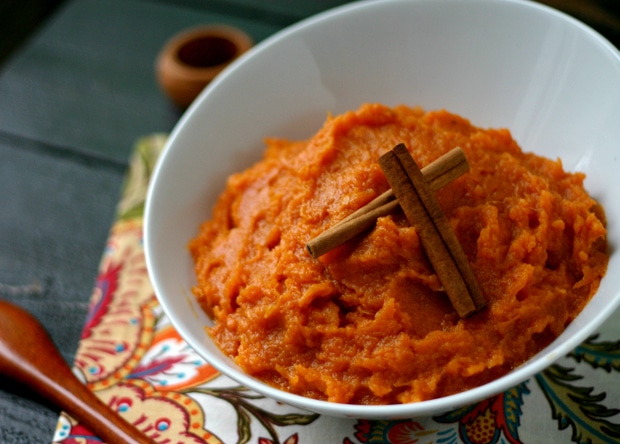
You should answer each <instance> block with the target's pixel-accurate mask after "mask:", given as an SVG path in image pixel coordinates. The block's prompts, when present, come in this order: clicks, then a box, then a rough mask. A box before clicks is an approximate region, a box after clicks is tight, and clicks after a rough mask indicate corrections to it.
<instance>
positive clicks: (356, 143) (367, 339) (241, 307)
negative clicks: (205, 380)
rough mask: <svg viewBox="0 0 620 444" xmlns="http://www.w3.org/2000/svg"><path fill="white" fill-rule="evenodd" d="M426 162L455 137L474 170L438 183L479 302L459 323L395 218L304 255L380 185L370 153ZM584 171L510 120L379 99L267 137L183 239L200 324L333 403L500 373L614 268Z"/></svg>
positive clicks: (405, 394) (269, 373)
mask: <svg viewBox="0 0 620 444" xmlns="http://www.w3.org/2000/svg"><path fill="white" fill-rule="evenodd" d="M401 142H403V143H405V144H406V145H407V146H408V147H409V149H410V150H411V151H412V155H413V157H414V159H415V160H416V162H417V163H418V165H420V166H421V167H423V166H425V165H427V164H428V163H429V162H431V161H433V160H434V159H436V158H438V157H439V156H440V155H442V154H444V153H446V152H448V151H449V150H451V149H452V148H454V147H457V146H459V147H461V148H462V149H463V150H464V152H465V154H466V156H467V159H468V161H469V164H470V172H468V173H466V174H465V175H463V176H462V177H461V178H459V179H457V180H455V181H454V182H452V183H450V184H448V185H447V186H445V187H444V188H443V189H441V190H440V191H438V192H437V193H436V196H437V198H438V200H439V203H440V204H441V207H442V209H443V210H444V212H445V213H446V215H447V217H448V218H449V220H450V222H451V224H452V226H453V228H454V230H455V232H456V235H457V237H458V239H459V241H460V243H461V245H462V246H463V249H464V251H465V253H466V255H467V257H468V259H469V262H470V264H471V267H472V269H473V271H474V274H475V275H476V278H477V280H478V282H479V284H480V287H481V289H482V291H483V293H484V297H485V298H486V301H487V307H486V308H485V309H483V310H482V311H480V312H479V313H477V314H475V315H473V316H471V317H468V318H466V319H460V318H459V317H458V315H457V314H456V313H455V311H454V309H453V308H452V306H451V304H450V302H449V300H448V298H447V296H446V294H445V293H444V292H443V291H442V288H441V285H440V283H439V281H438V279H437V276H436V275H435V273H434V270H433V269H432V268H431V267H430V265H429V263H428V260H427V258H426V255H425V253H424V250H423V249H422V248H421V246H420V241H419V238H418V235H417V234H416V230H415V229H414V228H412V227H411V226H410V224H409V223H408V222H407V220H406V219H405V217H404V216H403V215H402V214H396V215H393V216H386V217H382V218H380V219H379V220H378V221H377V224H376V227H375V228H374V229H372V230H371V231H369V232H368V233H367V234H365V235H363V236H360V237H359V238H357V239H355V240H353V241H350V242H348V243H346V244H345V245H343V246H341V247H338V248H337V249H335V250H333V251H331V252H329V253H327V254H326V255H324V256H322V257H321V258H320V259H318V260H315V259H312V258H311V257H310V255H309V254H308V252H307V251H306V248H305V244H306V242H308V241H309V240H310V239H312V238H313V237H315V236H317V235H318V234H320V233H321V232H322V231H324V230H325V229H327V228H328V227H330V226H331V225H333V224H334V223H336V222H338V221H340V220H341V219H343V218H345V217H346V216H347V215H348V214H350V213H351V212H353V211H354V210H356V209H358V208H360V207H361V206H363V205H364V204H366V203H368V202H369V201H371V200H372V199H373V198H374V197H376V196H377V195H378V194H380V193H381V192H383V191H385V190H386V189H387V188H388V184H387V182H386V179H385V177H384V175H383V173H382V171H381V169H380V167H379V165H378V163H377V160H378V158H379V156H381V155H382V154H383V153H385V152H386V151H388V150H390V149H391V148H393V147H394V146H395V145H396V144H398V143H401ZM583 179H584V175H583V174H578V173H577V174H571V173H566V172H564V170H563V168H562V164H561V162H560V161H559V160H549V159H545V158H543V157H540V156H537V155H534V154H529V153H525V152H523V151H522V150H521V149H520V148H519V146H518V145H517V143H516V142H515V141H514V140H513V139H512V137H511V135H510V133H509V131H507V130H493V129H490V130H483V129H480V128H476V127H474V126H472V125H471V124H470V122H469V121H467V120H466V119H464V118H462V117H459V116H457V115H454V114H450V113H448V112H445V111H438V112H428V113H425V112H424V111H423V110H421V109H419V108H415V109H411V108H408V107H405V106H400V107H396V108H388V107H385V106H382V105H378V104H368V105H364V106H362V107H361V108H360V109H359V110H357V111H355V112H348V113H346V114H343V115H340V116H337V117H329V118H328V119H327V121H326V122H325V125H324V126H323V128H322V129H320V131H319V132H318V133H317V134H316V135H315V136H314V137H312V138H311V139H309V140H307V141H292V142H291V141H287V140H279V139H270V140H268V141H267V150H266V153H265V156H264V159H263V160H262V161H260V162H259V163H257V164H256V165H254V166H253V167H251V168H250V169H248V170H246V171H244V172H241V173H239V174H235V175H233V176H231V177H230V179H229V181H228V184H227V187H226V189H225V190H224V192H223V194H222V195H221V197H220V199H219V201H218V203H217V205H216V207H215V209H214V213H213V218H212V219H211V220H209V221H207V222H205V223H204V224H203V225H202V227H201V228H200V233H199V234H198V236H197V237H196V238H195V239H193V240H192V241H191V242H190V250H191V254H192V255H193V258H194V260H195V270H196V276H197V279H198V284H197V286H196V287H195V289H194V292H195V295H196V297H197V299H198V300H199V301H200V303H201V305H202V307H203V308H204V310H205V311H206V312H207V313H208V314H209V315H210V316H211V317H212V318H213V319H214V321H215V325H214V326H213V327H212V328H209V329H208V333H209V334H210V335H211V336H212V337H213V339H214V340H215V341H216V343H217V344H218V345H219V346H220V347H221V349H222V350H223V351H224V352H225V353H227V354H228V355H230V356H231V357H233V359H234V360H235V361H236V362H237V363H238V364H239V365H240V366H241V367H242V368H243V369H244V370H245V371H246V372H247V373H249V374H251V375H254V376H255V377H257V378H260V379H262V380H264V381H266V382H267V383H269V384H271V385H273V386H275V387H279V388H281V389H284V390H287V391H290V392H293V393H297V394H300V395H304V396H309V397H313V398H318V399H324V400H329V401H334V402H342V403H359V404H387V403H406V402H414V401H421V400H427V399H431V398H437V397H440V396H445V395H449V394H453V393H456V392H460V391H462V390H466V389H468V388H471V387H474V386H478V385H480V384H483V383H485V382H488V381H490V380H492V379H494V378H497V377H498V376H500V375H503V374H505V373H506V372H508V371H510V370H511V369H513V368H514V367H516V366H518V365H519V364H521V363H522V362H524V361H525V360H526V359H528V358H529V357H530V356H532V355H533V354H535V353H536V352H537V351H539V350H540V349H541V348H543V347H544V346H545V345H547V344H548V343H549V342H550V341H552V340H553V339H554V338H555V337H557V336H558V335H559V334H560V333H561V332H562V331H563V330H564V329H565V327H566V326H567V324H569V323H570V322H571V320H573V319H574V317H575V316H576V315H577V314H578V313H579V311H580V310H581V309H582V308H583V307H584V305H585V304H586V303H587V302H588V300H589V299H590V297H591V296H592V295H593V293H594V292H595V291H596V289H597V287H598V285H599V282H600V280H601V278H602V276H603V275H604V273H605V271H606V267H607V261H608V255H607V243H606V230H605V221H604V214H603V210H602V208H601V207H600V206H599V205H597V203H596V202H595V201H594V200H593V199H592V198H591V197H590V196H589V195H588V194H587V193H586V191H585V190H584V188H583Z"/></svg>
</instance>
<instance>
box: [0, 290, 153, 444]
mask: <svg viewBox="0 0 620 444" xmlns="http://www.w3.org/2000/svg"><path fill="white" fill-rule="evenodd" d="M0 374H1V375H3V376H7V377H9V378H11V379H12V380H13V381H16V382H19V383H21V384H24V385H25V386H27V387H29V388H31V389H34V390H35V391H36V392H38V393H39V394H41V395H42V396H43V397H45V398H47V399H48V400H50V401H51V402H53V403H54V404H55V405H57V406H58V407H60V408H61V409H63V410H64V411H66V412H67V413H69V414H70V415H71V416H72V417H73V418H75V419H77V420H78V421H79V422H80V423H82V424H84V425H85V426H86V427H88V429H89V430H91V431H92V432H93V433H95V434H96V435H97V436H99V438H101V439H103V440H104V441H105V442H107V443H111V444H114V443H119V444H120V443H123V444H125V443H152V442H153V441H152V440H151V439H149V438H148V437H146V436H145V435H144V434H143V433H142V432H140V431H138V430H137V429H136V428H135V427H134V426H133V425H131V424H129V423H128V422H127V421H125V420H124V419H123V418H122V417H121V416H120V415H118V413H116V412H115V411H113V410H112V409H111V408H110V407H108V406H107V405H106V404H104V403H103V402H102V401H101V400H100V399H99V398H98V397H97V396H95V395H94V394H93V392H91V391H90V390H89V389H88V388H87V387H86V386H85V385H84V384H82V383H81V382H80V381H79V380H78V379H77V377H76V376H75V375H74V374H73V372H72V371H71V369H70V368H69V366H68V365H67V363H66V362H65V360H64V359H63V357H62V356H61V354H60V352H59V351H58V349H57V348H56V346H55V345H54V343H53V342H52V340H51V338H50V336H49V335H48V333H47V332H46V331H45V329H44V328H43V326H42V325H41V324H40V323H39V321H37V320H36V319H35V318H34V317H33V316H32V315H31V314H30V313H28V312H27V311H25V310H23V309H22V308H19V307H17V306H16V305H13V304H10V303H9V302H6V301H2V300H0Z"/></svg>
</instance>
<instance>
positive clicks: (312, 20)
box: [144, 0, 620, 419]
mask: <svg viewBox="0 0 620 444" xmlns="http://www.w3.org/2000/svg"><path fill="white" fill-rule="evenodd" d="M463 1H467V2H470V3H472V4H473V3H477V4H490V3H493V4H502V3H503V4H511V5H517V6H518V7H522V8H527V9H531V10H534V11H538V12H537V13H541V14H548V15H549V14H550V15H551V16H554V17H555V19H557V20H561V21H564V22H568V24H569V25H570V26H573V27H577V28H579V29H580V30H581V32H585V33H587V34H589V35H590V37H592V38H594V39H595V40H596V41H597V44H598V45H601V46H602V47H604V48H606V50H607V51H610V52H611V53H612V55H613V57H615V59H616V61H617V62H618V63H619V64H620V51H619V50H618V49H617V48H616V47H615V46H614V45H613V44H611V43H610V42H609V41H608V40H607V39H606V38H605V37H603V36H602V35H601V34H600V33H598V32H597V31H596V30H594V29H593V28H591V27H590V26H589V25H587V24H585V23H583V22H581V21H579V20H578V19H576V18H574V17H572V16H570V15H568V14H566V13H564V12H562V11H559V10H556V9H554V8H552V7H550V6H547V5H544V4H540V3H536V2H533V1H530V0H361V1H357V2H352V3H348V4H344V5H341V6H337V7H335V8H331V9H328V10H326V11H323V12H320V13H318V14H315V15H313V16H310V17H308V18H306V19H303V20H301V21H299V22H297V23H295V24H292V25H290V26H288V27H285V28H283V29H281V30H280V31H277V32H276V33H274V34H273V35H271V36H269V37H267V38H266V39H264V40H263V41H261V42H259V43H258V44H257V45H255V46H254V47H253V48H251V49H250V50H249V51H247V52H246V53H244V54H243V55H241V56H240V57H239V58H237V59H236V60H235V61H233V62H232V63H231V64H230V65H229V66H228V67H227V68H225V69H224V71H222V73H221V74H220V75H218V76H217V77H216V78H215V79H214V80H213V81H212V82H211V83H210V84H209V85H208V86H207V87H206V88H205V89H204V90H203V91H202V92H201V93H200V95H199V96H198V97H197V99H196V100H195V101H194V102H193V103H192V104H191V105H190V106H189V107H188V109H187V110H186V111H185V112H184V114H183V115H182V116H181V118H180V119H179V121H178V122H177V123H176V125H175V126H174V128H173V130H172V132H171V133H170V135H169V137H168V140H167V142H166V144H165V148H164V150H163V152H162V154H161V156H160V161H158V162H157V164H156V166H155V169H154V171H153V175H152V177H151V182H150V183H149V187H148V190H147V198H146V202H145V212H144V239H145V242H144V249H145V256H146V263H147V269H148V272H149V276H150V278H151V281H152V283H153V288H154V290H155V293H156V295H157V299H158V300H159V303H160V305H161V306H162V308H163V310H164V313H166V314H167V315H168V317H169V319H170V322H171V323H172V324H173V326H174V327H175V328H176V329H177V331H178V332H179V334H180V335H181V337H182V338H183V339H184V340H185V341H187V342H188V344H189V345H190V346H191V347H192V348H193V349H194V350H195V351H196V352H197V353H198V354H199V355H200V356H201V357H203V358H204V359H205V360H207V361H208V362H209V363H210V364H211V365H212V366H213V367H214V368H216V369H217V370H218V371H220V372H221V373H222V374H225V375H226V376H228V377H229V378H231V379H233V380H234V381H236V382H237V383H239V384H241V385H243V386H245V387H247V388H250V389H252V390H254V391H256V392H257V393H260V394H262V395H264V396H267V397H269V398H272V399H275V400H277V401H280V402H283V403H286V404H289V405H291V406H295V407H299V408H302V409H308V410H311V411H314V412H317V413H320V414H327V415H331V416H336V417H350V418H367V419H375V418H394V419H397V418H412V417H421V416H430V415H432V414H436V413H440V412H446V411H449V410H451V409H454V408H457V407H463V406H465V405H469V404H472V403H475V402H478V401H481V400H483V399H486V398H489V397H491V396H494V395H497V394H499V393H501V392H502V391H505V390H507V389H510V388H511V387H513V386H515V385H517V384H519V383H521V382H523V381H525V380H527V379H528V378H531V377H532V376H533V375H535V374H537V373H538V372H540V371H542V370H544V369H545V368H547V367H548V366H549V365H551V364H553V363H554V362H555V361H557V360H558V359H560V358H561V357H563V356H564V355H566V354H567V353H569V352H570V351H571V350H573V349H574V348H575V347H577V346H578V345H579V344H580V343H581V342H583V341H584V340H585V339H586V338H587V337H588V335H590V334H591V333H592V331H594V330H595V329H596V328H598V327H600V325H601V324H602V323H603V322H604V321H605V320H606V319H607V318H608V317H609V316H610V315H611V313H613V311H615V310H616V309H617V308H618V307H619V306H620V294H616V296H615V300H614V304H613V305H610V306H608V307H607V309H606V310H602V311H600V312H598V313H597V314H596V315H595V316H594V317H593V319H592V320H590V321H589V322H588V327H589V328H588V329H587V330H583V331H580V332H578V333H577V334H575V335H573V336H571V337H570V338H568V339H565V340H564V341H563V342H562V343H561V344H559V345H557V344H556V342H557V339H556V340H554V341H553V342H552V343H551V344H550V345H548V346H547V347H545V349H543V350H542V351H541V352H539V353H538V354H536V355H535V356H533V357H531V358H530V359H529V360H528V361H526V362H525V363H524V364H522V365H520V366H519V367H517V368H515V369H513V370H512V371H511V372H509V373H508V374H506V375H503V376H501V377H500V378H497V379H495V380H493V381H490V382H488V383H486V384H483V385H481V386H478V387H474V388H471V389H468V390H466V391H464V392H460V393H455V394H452V395H448V396H445V397H441V398H436V399H430V400H425V401H420V402H413V403H406V404H393V405H359V404H342V403H334V402H329V401H324V400H317V399H312V398H306V397H303V396H301V395H297V394H293V393H289V392H285V391H283V390H280V389H277V388H274V387H271V386H269V385H267V384H265V383H264V382H262V381H260V380H258V379H255V378H253V377H252V376H249V375H247V374H245V373H243V372H242V371H241V370H240V369H236V368H233V367H231V366H230V365H229V363H227V362H225V361H220V359H219V358H213V357H212V356H210V355H209V354H208V353H204V350H203V349H202V347H201V344H200V341H198V340H194V338H193V336H192V334H191V333H190V332H188V331H187V329H186V328H185V326H184V325H183V324H182V323H181V322H180V320H179V319H176V318H175V317H174V316H170V313H172V312H173V307H172V305H170V302H171V301H170V299H169V298H167V297H165V295H164V296H163V297H162V296H160V293H161V291H160V290H159V287H160V286H159V285H158V276H157V275H156V274H155V265H154V264H153V262H152V256H151V248H150V244H151V242H154V239H153V235H152V233H151V227H150V223H149V221H150V220H151V218H153V217H155V216H154V214H153V206H152V202H153V200H154V189H155V184H156V182H157V179H158V177H159V175H160V173H161V170H162V169H163V168H164V167H163V165H164V164H165V159H166V157H167V156H170V155H172V153H173V152H174V148H172V147H174V146H176V144H177V140H178V138H179V134H181V133H182V131H183V130H184V128H185V126H186V124H187V122H188V121H190V120H191V119H192V118H193V115H194V114H195V113H196V110H198V109H199V108H200V107H201V106H202V103H203V102H205V101H206V100H208V97H209V95H210V92H211V91H213V90H215V89H217V88H218V86H219V85H220V84H221V83H222V82H225V81H226V79H227V78H228V76H229V75H230V74H231V73H232V72H234V71H236V70H238V69H241V68H242V67H243V65H244V64H245V63H246V62H247V60H250V59H253V58H255V57H258V56H259V55H260V54H261V53H262V52H263V51H264V50H266V49H267V48H270V47H271V46H273V45H274V44H277V42H279V41H281V40H283V39H287V38H289V37H290V36H291V35H294V34H296V33H299V32H302V31H303V30H304V29H306V28H309V27H312V26H314V25H315V24H317V23H319V22H322V21H325V20H332V19H334V18H337V17H339V16H341V15H343V14H348V13H350V12H351V11H354V10H361V9H364V8H374V7H380V6H382V5H388V4H403V3H437V2H443V3H444V4H451V3H461V2H463ZM554 344H556V345H555V346H554ZM550 348H552V349H553V352H552V353H549V351H547V350H549V349H550ZM541 355H542V356H546V355H548V356H546V357H545V359H540V356H541ZM231 370H232V371H231Z"/></svg>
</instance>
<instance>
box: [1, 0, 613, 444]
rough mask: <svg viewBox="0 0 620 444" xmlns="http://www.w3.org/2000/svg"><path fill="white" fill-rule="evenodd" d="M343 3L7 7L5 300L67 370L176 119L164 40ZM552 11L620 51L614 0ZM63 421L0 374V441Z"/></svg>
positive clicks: (35, 434)
mask: <svg viewBox="0 0 620 444" xmlns="http://www.w3.org/2000/svg"><path fill="white" fill-rule="evenodd" d="M342 3H347V2H346V1H342V0H305V1H304V0H262V1H254V0H177V1H173V0H169V1H165V0H159V1H156V0H73V1H59V0H57V1H50V0H48V1H45V0H27V1H17V0H7V1H6V2H5V3H3V5H2V6H0V40H1V41H2V43H0V63H2V65H0V190H1V192H0V298H2V299H8V300H10V301H13V302H15V303H17V304H19V305H21V306H23V307H25V308H27V309H28V310H30V311H31V312H32V313H33V314H34V315H35V316H37V317H38V318H39V319H40V320H41V321H42V323H43V324H44V326H45V327H46V328H47V330H48V331H49V332H50V334H51V336H52V338H53V340H54V341H55V342H56V343H57V344H58V347H59V348H60V350H61V352H62V354H63V356H64V357H65V359H66V360H67V362H72V360H73V356H74V353H75V350H76V347H77V344H78V340H79V338H80V332H81V329H82V326H83V324H84V321H85V318H86V312H87V308H88V307H87V306H88V300H89V298H90V295H91V292H92V288H93V284H94V279H95V276H96V272H97V266H98V264H99V260H100V258H101V253H102V250H103V248H104V245H105V241H106V238H107V235H108V230H109V228H110V225H111V223H112V220H113V216H114V211H115V205H116V203H117V200H118V198H119V195H120V189H121V185H122V180H123V177H124V174H125V171H126V168H127V164H128V158H129V154H130V152H131V149H132V146H133V144H134V142H135V141H136V140H137V139H138V138H139V137H140V136H142V135H145V134H149V133H154V132H169V131H170V130H171V129H172V128H173V126H174V124H175V123H176V122H177V120H178V119H179V117H180V116H181V114H182V111H181V110H179V109H178V108H176V107H175V106H174V105H172V104H171V102H170V101H169V100H168V99H167V98H166V97H165V96H164V95H163V94H162V93H161V91H160V90H159V88H158V86H157V84H156V81H155V77H154V70H153V66H154V60H155V57H156V55H157V53H158V52H159V50H160V49H161V47H162V45H163V44H164V43H165V41H166V40H167V39H168V38H169V37H171V36H172V35H173V34H175V33H176V32H178V31H180V30H182V29H185V28H188V27H191V26H194V25H198V24H205V23H225V24H229V25H233V26H236V27H239V28H242V29H243V30H245V31H246V32H247V33H248V34H250V35H251V36H252V37H253V38H254V40H255V41H256V42H259V41H261V40H263V39H264V38H266V37H267V36H269V35H271V34H273V33H274V32H276V31H278V30H280V29H282V28H284V27H286V26H287V25H289V24H292V23H294V22H296V21H298V20H301V19H303V18H305V17H307V16H309V15H312V14H315V13H317V12H320V11H322V10H325V9H327V8H330V7H333V6H337V5H339V4H342ZM547 3H552V4H553V6H555V7H561V8H564V9H565V10H566V11H567V12H569V13H570V14H573V15H575V16H577V17H578V18H581V19H582V20H584V21H587V22H588V23H590V24H591V25H593V26H594V27H595V28H596V29H598V30H599V31H600V32H601V33H603V34H604V35H606V36H607V37H608V38H609V39H610V40H611V41H612V42H613V43H615V44H616V45H618V44H619V43H618V42H619V36H620V19H619V18H618V15H615V14H617V12H615V11H614V8H616V6H615V5H616V3H617V0H607V1H606V0H599V1H594V2H588V1H576V0H575V1H564V2H559V1H553V0H549V1H547ZM3 25H4V26H3ZM619 81H620V79H619ZM0 327H1V326H0ZM58 413H59V412H58V411H57V410H56V409H55V408H54V407H52V406H49V405H47V404H46V403H45V402H44V401H41V400H40V399H39V398H38V397H37V395H36V394H35V393H29V392H28V391H26V390H24V389H21V388H17V387H14V386H13V385H12V384H10V383H8V382H7V381H3V380H0V443H34V442H50V441H51V439H52V435H53V431H54V428H55V426H56V421H57V418H58Z"/></svg>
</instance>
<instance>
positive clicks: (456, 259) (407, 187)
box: [306, 144, 485, 317]
mask: <svg viewBox="0 0 620 444" xmlns="http://www.w3.org/2000/svg"><path fill="white" fill-rule="evenodd" d="M379 164H380V166H381V168H382V170H383V172H384V174H385V176H386V178H387V180H388V182H389V183H390V186H391V187H392V188H391V190H388V191H386V192H385V193H383V194H382V195H380V196H379V197H377V198H376V199H375V200H373V201H372V202H370V203H369V204H368V205H366V206H364V207H362V208H360V209H359V210H357V211H355V212H354V213H352V214H351V215H349V216H348V217H347V218H346V219H344V220H343V221H341V222H339V223H338V224H336V225H335V226H333V227H332V228H330V229H329V230H327V231H325V232H324V233H322V234H321V235H319V236H317V237H316V238H314V239H312V240H311V241H310V242H308V244H307V245H306V246H307V248H308V251H309V252H310V254H311V255H312V256H313V257H315V258H316V257H319V256H321V255H322V254H325V253H326V252H327V251H329V250H331V249H332V248H335V247H336V246H338V245H341V244H342V243H344V242H346V241H348V240H350V239H352V238H353V237H355V236H357V235H358V234H360V233H362V232H363V231H365V230H366V229H368V228H370V227H371V226H372V225H373V224H374V222H375V221H376V219H377V218H378V217H381V216H385V215H387V214H390V213H392V212H393V211H395V210H396V209H397V208H398V207H399V206H400V207H401V208H402V210H403V212H404V213H405V216H406V217H407V219H408V220H409V223H411V224H412V225H413V226H414V227H415V228H416V230H417V232H418V235H419V236H420V240H421V242H422V246H423V247H424V249H425V251H426V254H427V256H428V258H429V261H430V262H431V265H432V266H433V268H434V269H435V272H436V273H437V277H438V278H439V281H440V282H441V284H442V286H443V287H444V289H445V291H446V293H447V294H448V297H449V298H450V301H451V303H452V305H453V307H454V308H455V310H456V311H457V313H458V314H459V316H461V317H467V316H469V315H471V314H472V313H474V312H475V311H477V310H479V309H481V308H482V307H484V305H485V300H484V297H483V295H482V292H481V290H480V287H479V286H478V282H477V281H476V278H475V276H474V274H473V272H472V270H471V268H470V266H469V262H468V261H467V257H466V256H465V253H464V252H463V249H462V247H461V245H460V243H459V242H458V239H457V238H456V234H455V233H454V231H453V230H452V227H451V225H450V222H449V220H448V218H447V217H446V216H445V214H444V213H443V212H442V211H441V207H440V206H439V203H438V202H437V199H436V198H435V195H434V191H436V190H438V189H440V188H441V187H443V186H444V185H446V184H448V183H449V182H451V181H452V180H454V179H456V178H458V177H460V176H461V175H462V174H463V173H465V172H466V171H467V170H468V169H469V165H468V164H467V159H466V158H465V155H464V153H463V151H462V150H461V149H460V148H455V149H454V150H452V151H450V152H449V153H447V154H445V155H444V156H442V157H440V158H439V159H437V160H436V161H435V162H433V163H431V164H429V165H428V166H427V167H425V168H424V169H422V170H420V169H419V168H418V166H417V164H416V163H415V161H414V160H413V158H412V157H411V154H410V153H409V151H408V150H407V148H406V147H405V145H403V144H400V145H397V146H396V147H395V148H394V149H393V150H391V151H389V152H387V153H385V154H384V155H383V156H381V157H380V158H379Z"/></svg>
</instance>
